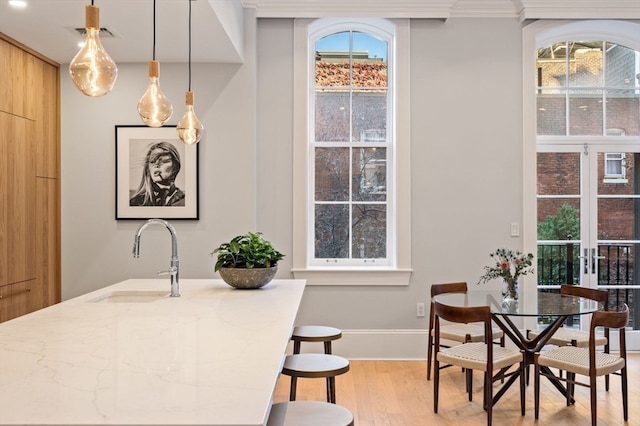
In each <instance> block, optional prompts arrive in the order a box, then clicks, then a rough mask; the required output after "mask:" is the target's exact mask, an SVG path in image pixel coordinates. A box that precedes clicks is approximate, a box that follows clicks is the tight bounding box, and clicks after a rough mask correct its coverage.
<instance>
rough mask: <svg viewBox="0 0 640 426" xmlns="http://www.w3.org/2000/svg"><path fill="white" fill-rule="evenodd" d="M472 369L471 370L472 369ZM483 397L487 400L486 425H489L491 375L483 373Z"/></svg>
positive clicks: (491, 399)
mask: <svg viewBox="0 0 640 426" xmlns="http://www.w3.org/2000/svg"><path fill="white" fill-rule="evenodd" d="M472 371H473V370H472ZM484 397H485V400H486V401H487V426H491V421H492V417H493V377H492V374H488V373H484Z"/></svg>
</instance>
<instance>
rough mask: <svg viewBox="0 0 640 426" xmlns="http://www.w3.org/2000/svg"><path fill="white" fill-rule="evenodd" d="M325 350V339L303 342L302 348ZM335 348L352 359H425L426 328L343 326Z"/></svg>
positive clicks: (307, 350) (335, 342)
mask: <svg viewBox="0 0 640 426" xmlns="http://www.w3.org/2000/svg"><path fill="white" fill-rule="evenodd" d="M323 350H324V349H323V345H322V343H308V342H304V343H302V345H301V352H315V353H322V352H323ZM291 351H292V349H291V348H289V353H291ZM332 352H333V353H334V354H335V355H340V356H342V357H344V358H347V359H351V360H402V361H405V360H426V359H427V330H342V338H340V339H338V340H334V341H333V342H332Z"/></svg>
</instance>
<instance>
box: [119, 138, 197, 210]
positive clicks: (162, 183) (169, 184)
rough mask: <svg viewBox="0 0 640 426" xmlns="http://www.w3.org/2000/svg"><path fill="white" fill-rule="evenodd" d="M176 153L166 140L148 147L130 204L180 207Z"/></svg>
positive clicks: (182, 199) (182, 202) (183, 199)
mask: <svg viewBox="0 0 640 426" xmlns="http://www.w3.org/2000/svg"><path fill="white" fill-rule="evenodd" d="M180 164H181V163H180V153H179V152H178V150H177V149H176V148H175V146H174V145H173V144H171V143H169V142H166V141H162V142H156V143H154V144H152V145H151V146H149V148H148V150H147V152H146V154H145V157H144V163H143V165H142V177H141V179H140V184H139V185H138V188H137V189H135V190H133V191H132V193H131V195H130V198H129V205H130V206H163V207H171V206H184V205H185V194H184V191H183V190H181V189H180V188H178V187H177V186H176V176H177V175H178V173H180Z"/></svg>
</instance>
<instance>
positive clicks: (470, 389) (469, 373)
mask: <svg viewBox="0 0 640 426" xmlns="http://www.w3.org/2000/svg"><path fill="white" fill-rule="evenodd" d="M466 380H467V392H468V393H469V401H472V400H473V370H472V369H470V368H467V371H466Z"/></svg>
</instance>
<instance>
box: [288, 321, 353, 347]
mask: <svg viewBox="0 0 640 426" xmlns="http://www.w3.org/2000/svg"><path fill="white" fill-rule="evenodd" d="M341 337H342V331H341V330H339V329H337V328H333V327H325V326H322V325H301V326H297V327H294V329H293V333H292V334H291V340H293V353H294V354H299V353H300V343H302V342H324V353H325V354H331V341H333V340H337V339H339V338H341Z"/></svg>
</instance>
